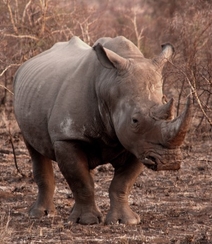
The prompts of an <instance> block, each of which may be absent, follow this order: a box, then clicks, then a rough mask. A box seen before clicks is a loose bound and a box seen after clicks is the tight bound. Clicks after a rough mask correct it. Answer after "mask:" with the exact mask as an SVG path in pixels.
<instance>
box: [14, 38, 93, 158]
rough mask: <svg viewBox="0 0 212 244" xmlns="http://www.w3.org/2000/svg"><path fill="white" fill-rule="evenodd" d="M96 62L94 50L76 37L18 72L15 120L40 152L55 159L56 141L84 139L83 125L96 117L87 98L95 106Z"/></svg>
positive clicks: (23, 66) (15, 85) (24, 134)
mask: <svg viewBox="0 0 212 244" xmlns="http://www.w3.org/2000/svg"><path fill="white" fill-rule="evenodd" d="M92 59H93V62H92ZM95 59H96V58H95V54H94V53H93V51H92V48H91V47H89V46H88V45H87V44H85V43H84V42H82V41H81V40H80V39H78V38H77V37H74V38H72V39H71V40H70V42H64V43H58V44H56V45H54V46H53V47H52V48H51V49H49V50H47V51H46V52H44V53H42V54H40V55H38V56H36V57H34V58H32V59H31V60H29V61H27V62H26V63H24V64H23V65H22V66H21V67H20V68H19V70H18V71H17V73H16V76H15V81H14V90H15V100H14V109H15V114H16V118H17V121H18V123H19V126H20V129H21V130H22V133H23V136H24V138H25V139H26V140H27V141H28V142H29V143H30V144H31V145H32V146H33V147H34V148H35V149H36V150H37V151H39V152H40V153H42V154H47V156H51V157H53V149H52V143H53V142H54V141H55V140H63V139H71V138H72V137H73V138H74V139H78V138H79V137H83V135H82V132H83V131H82V128H83V124H80V123H81V122H82V121H83V122H85V120H89V118H90V117H95V116H94V115H93V114H92V112H91V110H89V108H88V106H89V105H88V97H89V99H90V102H91V105H90V106H91V107H92V106H93V104H95V102H93V103H92V99H94V100H95V97H94V94H93V90H92V84H90V83H91V82H92V81H93V80H94V78H93V75H94V72H92V70H93V69H94V67H93V66H94V63H95V62H94V61H95ZM93 110H95V109H93ZM87 111H89V114H88V112H87ZM94 113H95V112H94ZM85 118H86V119H85ZM76 126H77V128H76Z"/></svg>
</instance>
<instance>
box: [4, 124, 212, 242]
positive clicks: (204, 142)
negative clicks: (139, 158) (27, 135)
mask: <svg viewBox="0 0 212 244" xmlns="http://www.w3.org/2000/svg"><path fill="white" fill-rule="evenodd" d="M10 131H11V134H12V138H13V144H14V147H15V152H16V157H17V163H18V168H19V170H20V171H21V172H22V174H24V175H25V176H22V175H21V174H18V173H17V170H16V167H15V163H14V155H13V150H12V144H11V141H10V137H9V125H8V123H7V121H6V122H5V120H2V121H1V123H0V145H1V146H0V240H1V243H27V244H28V243H54V244H56V243H77V244H79V243H80V244H81V243H82V244H86V243H89V244H93V243H96V244H97V243H119V244H124V243H130V244H131V243H153V244H159V243H160V244H166V243H173V244H174V243H176V244H185V243H202V244H203V243H204V244H206V243H212V205H211V204H212V177H211V174H212V158H211V155H212V152H211V149H212V147H211V144H212V140H211V136H209V135H207V134H206V135H205V137H203V135H202V136H201V138H199V137H198V136H193V139H192V140H191V139H190V141H192V142H191V143H188V142H187V144H186V145H185V146H184V147H183V153H184V161H183V163H182V167H181V169H180V170H179V171H177V172H169V171H167V172H153V171H151V170H148V169H146V168H145V169H144V171H143V173H142V174H141V175H140V176H139V177H138V179H137V181H136V184H135V185H134V187H133V190H132V192H131V195H130V197H129V202H130V204H131V207H132V209H133V210H134V211H136V212H137V213H138V214H139V215H140V217H141V223H140V224H139V225H134V226H127V225H111V226H106V225H104V224H99V225H91V226H82V225H79V224H71V225H70V224H69V223H68V222H67V219H68V217H69V213H70V210H71V207H72V205H73V203H74V200H73V196H72V193H71V192H70V190H69V188H68V186H67V184H66V182H65V180H64V178H63V177H62V175H61V173H60V172H59V170H58V167H57V165H56V163H55V164H54V169H55V175H56V183H57V188H56V191H55V198H54V202H55V205H56V209H57V214H56V215H54V216H48V217H43V218H41V219H30V218H29V217H28V214H27V211H28V208H29V206H30V205H31V204H32V203H33V201H34V200H35V197H36V192H37V188H36V185H35V183H34V182H33V177H32V169H31V162H30V158H29V155H28V152H27V150H26V148H25V146H24V143H23V141H22V139H21V135H20V132H19V129H18V127H17V125H15V122H14V121H12V123H11V124H10ZM112 176H113V169H112V167H111V166H110V165H105V166H101V167H99V168H97V170H96V174H95V189H96V201H97V204H98V206H99V207H100V209H101V211H102V213H103V214H104V216H105V215H106V213H107V211H108V209H109V199H108V187H109V184H110V181H111V178H112Z"/></svg>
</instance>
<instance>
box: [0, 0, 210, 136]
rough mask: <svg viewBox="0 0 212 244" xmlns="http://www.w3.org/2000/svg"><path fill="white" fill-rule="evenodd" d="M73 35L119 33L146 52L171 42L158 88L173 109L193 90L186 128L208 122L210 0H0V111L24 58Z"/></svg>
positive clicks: (202, 127)
mask: <svg viewBox="0 0 212 244" xmlns="http://www.w3.org/2000/svg"><path fill="white" fill-rule="evenodd" d="M73 35H77V36H79V37H80V38H81V39H82V40H84V41H85V42H86V43H88V44H89V45H92V44H93V43H94V42H95V41H96V40H97V39H98V38H100V37H102V36H110V37H114V36H117V35H124V36H125V37H127V38H128V39H130V40H131V41H133V42H134V43H135V44H136V45H137V46H138V47H139V48H140V49H141V51H142V52H143V53H144V55H145V56H146V57H152V56H154V55H155V54H158V53H159V52H160V51H161V47H160V46H161V44H162V43H164V42H171V43H172V44H173V45H174V47H175V50H176V53H175V57H174V59H173V60H172V62H171V63H170V64H168V65H167V66H166V68H165V70H164V90H165V94H168V97H169V98H171V97H174V98H175V100H176V104H177V107H176V109H177V113H178V112H179V110H181V107H183V105H184V104H185V102H186V97H187V96H188V95H189V94H192V95H193V103H194V107H195V109H194V120H193V127H192V131H193V132H194V131H197V132H201V133H205V132H208V131H211V126H212V113H211V109H212V97H211V93H212V48H211V47H212V38H211V37H212V4H211V1H210V0H208V1H207V0H187V1H184V0H160V1H157V0H140V1H139V0H133V1H130V3H129V1H127V0H123V1H119V0H113V1H111V0H93V1H86V0H84V1H83V0H62V1H58V0H2V1H0V117H1V112H2V111H3V110H4V112H5V110H6V111H7V112H9V114H10V112H12V111H11V107H12V106H11V104H12V94H11V92H10V91H12V79H13V76H14V73H15V71H16V69H17V68H18V67H19V66H20V65H21V64H22V63H23V62H24V61H26V60H28V59H29V58H31V57H33V56H35V55H37V54H39V53H41V52H42V51H44V50H46V49H48V48H50V47H51V46H52V45H53V44H54V43H55V42H58V41H67V40H69V39H70V38H71V37H72V36H73Z"/></svg>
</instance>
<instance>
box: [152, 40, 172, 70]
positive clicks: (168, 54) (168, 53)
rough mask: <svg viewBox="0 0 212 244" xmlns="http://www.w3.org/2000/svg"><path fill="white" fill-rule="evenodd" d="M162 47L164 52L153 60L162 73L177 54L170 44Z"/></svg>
mask: <svg viewBox="0 0 212 244" xmlns="http://www.w3.org/2000/svg"><path fill="white" fill-rule="evenodd" d="M161 47H162V52H161V53H160V54H159V55H158V56H157V57H155V58H154V59H153V60H152V62H153V64H154V65H155V66H156V68H157V69H158V70H159V71H162V69H163V67H164V65H165V63H166V62H167V61H169V60H170V59H171V58H172V56H173V54H174V52H175V50H174V47H173V46H172V45H171V44H170V43H166V44H163V45H161Z"/></svg>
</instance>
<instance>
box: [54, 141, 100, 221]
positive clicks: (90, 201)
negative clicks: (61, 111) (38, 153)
mask: <svg viewBox="0 0 212 244" xmlns="http://www.w3.org/2000/svg"><path fill="white" fill-rule="evenodd" d="M54 149H55V155H56V160H57V163H58V166H59V168H60V170H61V172H62V174H63V176H64V177H65V179H66V181H67V183H68V184H69V186H70V188H71V190H72V193H73V195H74V199H75V204H74V207H73V209H72V211H71V215H70V218H69V220H70V221H71V222H74V223H80V224H84V225H86V224H98V223H100V222H101V221H102V214H101V212H100V210H99V209H98V207H97V206H96V203H95V199H94V182H93V178H92V176H91V174H90V170H89V166H88V159H87V156H86V154H85V153H84V152H83V151H82V149H81V148H80V144H78V143H74V142H65V141H58V142H55V143H54Z"/></svg>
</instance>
